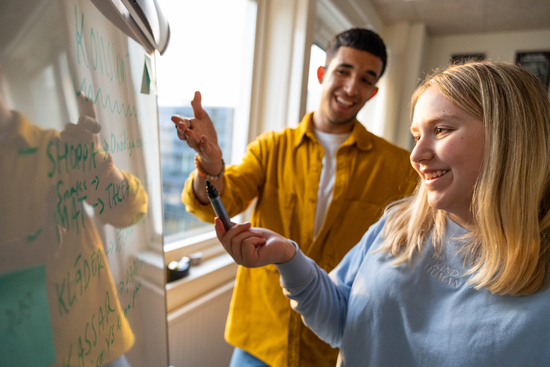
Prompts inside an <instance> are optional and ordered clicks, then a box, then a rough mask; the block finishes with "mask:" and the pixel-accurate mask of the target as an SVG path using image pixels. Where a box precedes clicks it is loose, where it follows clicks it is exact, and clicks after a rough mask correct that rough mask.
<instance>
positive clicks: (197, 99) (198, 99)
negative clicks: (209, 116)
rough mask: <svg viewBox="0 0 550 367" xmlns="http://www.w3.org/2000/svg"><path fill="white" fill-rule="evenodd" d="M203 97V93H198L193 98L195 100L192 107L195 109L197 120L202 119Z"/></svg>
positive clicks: (194, 113)
mask: <svg viewBox="0 0 550 367" xmlns="http://www.w3.org/2000/svg"><path fill="white" fill-rule="evenodd" d="M201 103H202V96H201V92H199V91H196V92H195V96H194V97H193V100H192V101H191V107H193V115H195V118H197V119H202V118H203V114H204V110H203V109H202V104H201Z"/></svg>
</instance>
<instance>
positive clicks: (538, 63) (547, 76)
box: [516, 50, 550, 91]
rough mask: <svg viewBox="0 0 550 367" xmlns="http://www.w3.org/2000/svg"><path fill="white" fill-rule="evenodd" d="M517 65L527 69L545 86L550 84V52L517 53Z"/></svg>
mask: <svg viewBox="0 0 550 367" xmlns="http://www.w3.org/2000/svg"><path fill="white" fill-rule="evenodd" d="M516 63H517V64H519V65H521V66H523V67H525V68H526V69H528V70H529V71H530V72H532V73H533V74H535V76H536V77H537V78H538V79H539V80H540V81H541V82H542V84H544V86H545V87H546V90H547V91H548V86H549V84H550V50H544V51H527V52H516Z"/></svg>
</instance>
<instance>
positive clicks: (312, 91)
mask: <svg viewBox="0 0 550 367" xmlns="http://www.w3.org/2000/svg"><path fill="white" fill-rule="evenodd" d="M326 56H327V53H326V52H325V51H324V50H322V49H321V48H320V47H319V46H317V45H313V46H311V56H310V58H309V77H308V84H307V107H306V111H307V112H313V111H315V110H316V109H317V106H319V101H320V99H321V90H322V85H321V83H319V80H318V79H317V69H318V68H319V66H324V65H325V58H326Z"/></svg>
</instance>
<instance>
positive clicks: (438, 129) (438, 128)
mask: <svg viewBox="0 0 550 367" xmlns="http://www.w3.org/2000/svg"><path fill="white" fill-rule="evenodd" d="M445 131H447V129H444V128H442V127H436V128H435V133H436V134H441V133H443V132H445Z"/></svg>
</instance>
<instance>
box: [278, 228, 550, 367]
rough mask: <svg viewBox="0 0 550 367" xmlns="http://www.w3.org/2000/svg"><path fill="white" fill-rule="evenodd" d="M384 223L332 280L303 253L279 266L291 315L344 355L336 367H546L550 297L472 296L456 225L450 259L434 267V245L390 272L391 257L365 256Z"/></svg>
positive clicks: (449, 240) (438, 261) (374, 246)
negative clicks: (298, 317) (300, 316)
mask: <svg viewBox="0 0 550 367" xmlns="http://www.w3.org/2000/svg"><path fill="white" fill-rule="evenodd" d="M384 223H385V219H382V220H380V221H379V222H378V223H376V224H374V225H373V226H372V227H371V228H370V229H369V230H368V232H367V233H366V234H365V235H364V236H363V238H362V239H361V241H360V242H359V243H358V244H357V245H356V246H355V247H354V248H353V249H352V250H351V251H350V252H349V253H348V254H347V255H346V256H345V257H344V259H343V260H342V262H341V263H340V264H339V265H338V266H337V267H336V268H335V269H334V270H333V271H332V272H331V273H330V274H328V275H327V273H326V272H325V271H324V270H322V269H320V268H319V267H318V266H317V265H316V264H315V263H314V262H313V261H312V260H311V259H309V258H307V257H306V256H305V255H304V254H303V253H302V252H301V251H300V250H299V249H297V252H296V256H295V257H294V258H293V259H292V260H291V261H289V262H287V263H285V264H280V265H277V268H278V269H279V272H280V273H281V285H282V286H283V288H284V291H285V294H286V295H287V297H289V298H290V299H291V305H292V307H293V308H294V309H295V310H296V311H298V312H300V313H301V314H302V317H303V319H304V322H305V323H306V324H307V325H308V326H309V327H310V328H311V329H312V330H313V331H314V332H315V333H316V334H317V335H318V336H319V337H320V338H321V339H323V340H324V341H326V342H327V343H329V344H330V345H332V346H333V347H339V348H340V356H339V360H338V366H347V367H350V366H407V367H408V366H423V367H426V366H444V367H453V366H499V367H502V366H514V367H518V366H522V367H523V366H550V291H548V290H546V291H543V292H540V293H537V294H534V295H531V296H526V297H512V296H497V295H494V294H491V293H490V292H488V291H487V290H485V289H481V290H475V289H473V288H472V286H471V285H470V284H469V283H467V282H466V280H467V279H466V277H465V276H462V274H464V273H465V270H466V268H464V267H463V261H462V257H461V256H460V254H458V253H457V251H458V249H459V248H460V246H461V242H460V241H459V240H458V239H457V237H459V236H461V235H464V234H466V233H467V231H466V230H465V229H463V228H461V227H460V226H458V225H457V224H456V223H454V222H453V221H451V220H450V219H448V220H447V231H446V256H444V255H442V256H440V257H438V258H434V249H433V246H432V245H431V237H430V238H428V239H427V243H428V244H427V245H426V246H425V249H424V250H423V252H422V253H421V254H420V255H417V256H415V257H414V261H413V262H412V264H402V265H399V266H394V265H392V264H391V261H392V260H393V257H392V256H390V255H387V254H385V253H376V254H373V253H371V252H369V250H374V249H377V248H378V247H379V246H380V245H381V243H382V238H381V236H380V232H381V230H382V227H383V226H384ZM462 244H463V242H462Z"/></svg>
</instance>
